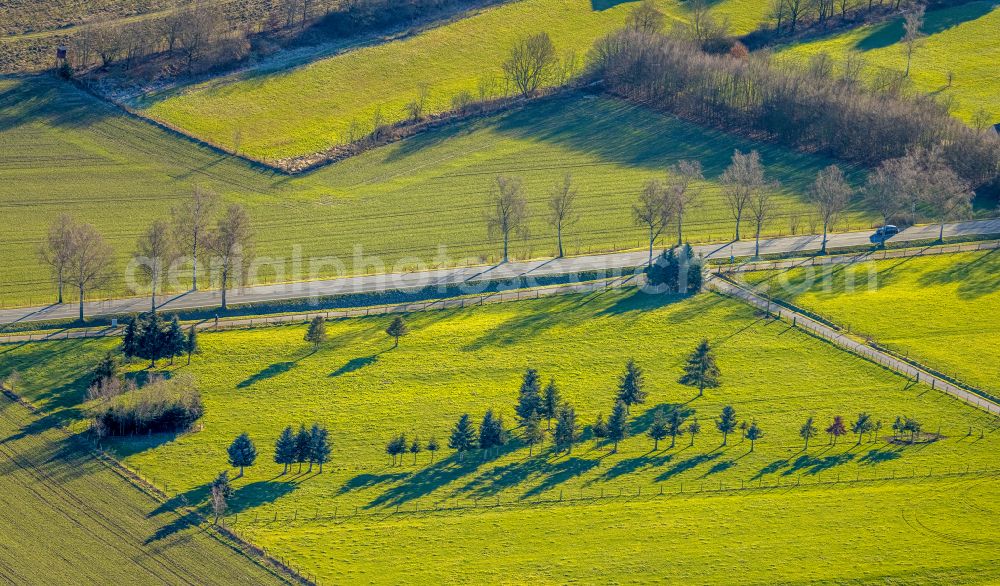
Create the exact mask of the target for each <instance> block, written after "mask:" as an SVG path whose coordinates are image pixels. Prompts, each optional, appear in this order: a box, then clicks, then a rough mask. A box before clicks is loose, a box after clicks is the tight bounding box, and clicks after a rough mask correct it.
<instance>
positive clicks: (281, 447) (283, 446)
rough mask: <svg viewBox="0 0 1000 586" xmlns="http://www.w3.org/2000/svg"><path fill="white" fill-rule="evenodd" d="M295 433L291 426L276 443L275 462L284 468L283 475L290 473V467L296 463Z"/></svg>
mask: <svg viewBox="0 0 1000 586" xmlns="http://www.w3.org/2000/svg"><path fill="white" fill-rule="evenodd" d="M295 454H296V451H295V432H294V431H292V426H291V425H289V426H288V427H286V428H285V429H284V430H283V431H282V432H281V435H279V436H278V440H277V441H276V442H275V443H274V462H275V464H281V465H283V466H284V470H282V472H281V473H282V474H287V473H288V467H289V466H291V465H292V464H294V463H295Z"/></svg>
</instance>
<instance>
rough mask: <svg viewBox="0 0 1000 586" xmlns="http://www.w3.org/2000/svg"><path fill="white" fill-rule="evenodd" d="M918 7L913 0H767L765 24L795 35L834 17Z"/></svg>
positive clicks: (843, 18)
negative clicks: (769, 2)
mask: <svg viewBox="0 0 1000 586" xmlns="http://www.w3.org/2000/svg"><path fill="white" fill-rule="evenodd" d="M922 8H923V5H921V4H918V3H917V2H914V1H913V0H771V4H770V8H769V10H768V14H767V19H768V20H767V24H769V25H771V26H772V30H774V31H775V32H776V33H778V34H779V35H780V34H795V32H796V30H797V29H798V28H799V27H800V26H802V25H806V26H809V25H813V24H815V25H824V24H826V23H828V22H830V21H831V20H833V19H834V18H835V17H838V16H839V18H840V20H841V21H846V20H848V19H852V18H856V17H867V16H869V15H871V14H873V13H877V12H883V11H885V10H891V11H898V10H900V9H922Z"/></svg>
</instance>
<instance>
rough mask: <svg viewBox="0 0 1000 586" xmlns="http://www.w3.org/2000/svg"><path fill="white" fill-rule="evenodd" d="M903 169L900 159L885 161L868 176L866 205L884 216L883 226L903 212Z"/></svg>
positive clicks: (865, 191)
mask: <svg viewBox="0 0 1000 586" xmlns="http://www.w3.org/2000/svg"><path fill="white" fill-rule="evenodd" d="M904 181H905V178H904V177H903V169H902V165H901V161H900V160H899V159H889V160H888V161H884V162H883V163H882V164H881V165H879V166H878V168H876V169H875V170H874V171H872V172H871V173H869V174H868V178H867V180H866V181H865V187H864V196H865V203H866V204H867V205H868V207H870V208H871V209H873V210H875V211H877V212H878V213H879V215H880V216H882V225H885V224H888V223H889V221H890V220H891V219H892V218H893V217H895V216H896V214H898V213H899V212H901V211H902V210H903V207H904V204H905V202H904V199H903V198H904V195H905V194H904V189H905V186H904V185H903V182H904Z"/></svg>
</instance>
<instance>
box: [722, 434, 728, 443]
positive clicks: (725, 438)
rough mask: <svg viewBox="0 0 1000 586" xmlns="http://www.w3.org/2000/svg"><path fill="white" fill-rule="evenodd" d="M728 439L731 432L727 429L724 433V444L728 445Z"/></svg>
mask: <svg viewBox="0 0 1000 586" xmlns="http://www.w3.org/2000/svg"><path fill="white" fill-rule="evenodd" d="M728 441H729V432H728V431H725V432H723V433H722V445H726V442H728Z"/></svg>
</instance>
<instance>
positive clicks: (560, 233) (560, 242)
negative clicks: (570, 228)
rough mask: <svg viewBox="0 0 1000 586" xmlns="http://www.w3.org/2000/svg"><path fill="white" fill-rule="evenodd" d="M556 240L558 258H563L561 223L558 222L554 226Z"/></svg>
mask: <svg viewBox="0 0 1000 586" xmlns="http://www.w3.org/2000/svg"><path fill="white" fill-rule="evenodd" d="M556 239H557V240H558V241H559V258H562V257H563V245H562V223H561V222H560V223H559V225H558V226H556Z"/></svg>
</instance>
